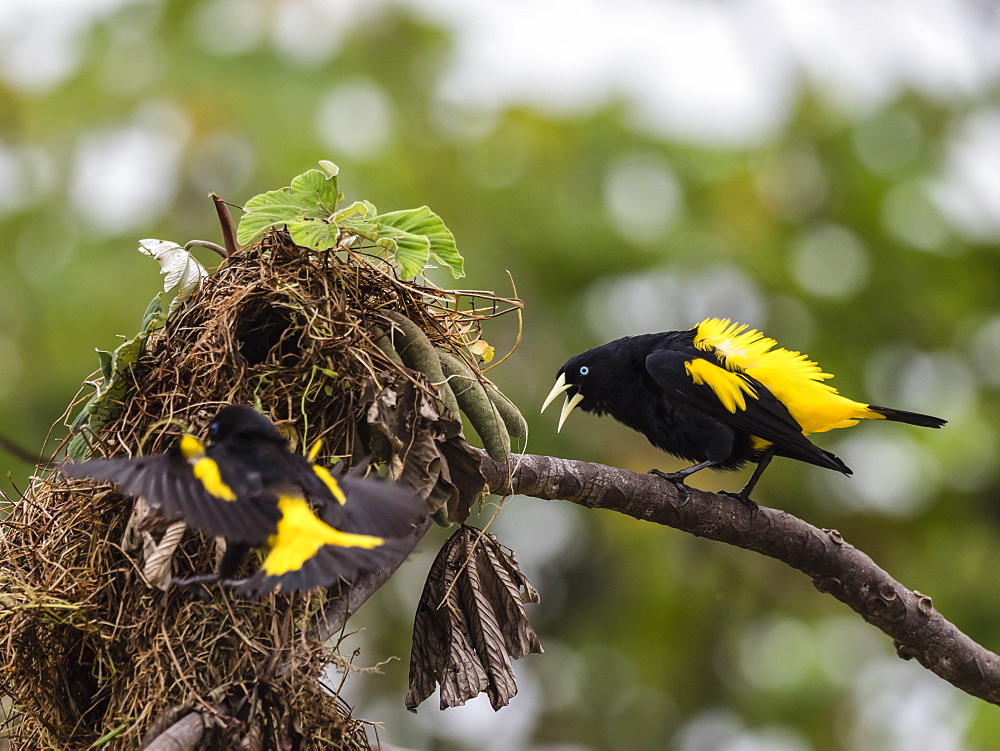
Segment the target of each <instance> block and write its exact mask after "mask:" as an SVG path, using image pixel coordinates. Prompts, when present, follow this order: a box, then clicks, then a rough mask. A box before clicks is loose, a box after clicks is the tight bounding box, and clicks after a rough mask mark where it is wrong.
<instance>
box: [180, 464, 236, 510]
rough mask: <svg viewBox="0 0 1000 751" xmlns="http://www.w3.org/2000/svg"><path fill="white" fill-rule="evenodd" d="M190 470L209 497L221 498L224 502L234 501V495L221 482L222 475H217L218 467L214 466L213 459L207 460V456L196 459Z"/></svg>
mask: <svg viewBox="0 0 1000 751" xmlns="http://www.w3.org/2000/svg"><path fill="white" fill-rule="evenodd" d="M191 469H192V470H193V472H194V476H195V477H197V478H198V479H199V480H200V481H201V484H202V485H203V486H204V488H205V490H206V491H207V492H208V494H209V495H213V496H215V497H216V498H221V499H222V500H224V501H235V500H236V493H234V492H233V489H232V488H231V487H229V486H228V485H226V483H225V482H223V481H222V475H221V474H220V473H219V465H218V464H216V462H215V460H214V459H209V458H208V457H207V456H205V457H202V458H201V459H197V460H196V461H195V462H194V463H193V464H192V465H191Z"/></svg>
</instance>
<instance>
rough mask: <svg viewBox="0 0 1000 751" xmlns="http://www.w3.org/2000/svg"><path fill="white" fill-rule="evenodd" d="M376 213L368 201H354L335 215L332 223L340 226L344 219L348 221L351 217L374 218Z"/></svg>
mask: <svg viewBox="0 0 1000 751" xmlns="http://www.w3.org/2000/svg"><path fill="white" fill-rule="evenodd" d="M377 213H378V212H377V211H376V210H375V206H374V205H372V204H371V203H369V202H368V201H355V202H354V203H352V204H351V205H350V206H348V207H347V208H346V209H341V210H340V211H338V212H337V213H336V214H334V215H333V221H335V222H337V223H338V224H340V222H342V221H343V220H344V219H349V218H350V217H353V216H360V217H366V216H375V214H377Z"/></svg>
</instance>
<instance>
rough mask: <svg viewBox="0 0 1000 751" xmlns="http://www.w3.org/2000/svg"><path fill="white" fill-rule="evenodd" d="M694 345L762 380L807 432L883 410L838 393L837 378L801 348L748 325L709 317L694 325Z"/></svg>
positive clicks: (853, 421) (851, 422) (729, 366)
mask: <svg viewBox="0 0 1000 751" xmlns="http://www.w3.org/2000/svg"><path fill="white" fill-rule="evenodd" d="M694 345H695V346H696V347H698V348H699V349H703V350H707V351H709V352H714V353H715V354H716V356H718V357H719V358H720V359H721V360H722V362H723V363H724V364H725V366H726V369H727V370H733V371H740V372H743V373H746V375H748V376H749V377H750V378H753V379H754V380H755V381H758V382H759V383H761V384H762V385H763V386H764V388H766V389H767V390H768V391H770V392H771V393H772V394H774V396H775V397H776V398H777V399H778V401H780V402H781V403H782V404H784V405H785V407H786V408H787V409H788V411H789V412H790V413H791V415H792V417H793V418H795V421H796V422H797V423H798V424H799V425H800V426H801V428H802V432H803V433H804V434H805V435H809V434H810V433H823V432H825V431H827V430H833V429H834V428H846V427H850V426H851V425H854V424H856V423H857V421H858V420H859V419H863V418H874V417H876V416H877V414H876V413H875V412H873V411H871V410H869V409H868V405H867V404H862V403H861V402H856V401H854V400H853V399H848V398H846V397H843V396H841V395H840V394H838V393H837V389H835V388H834V387H833V386H831V385H830V384H828V383H826V381H827V380H829V379H830V378H833V376H832V375H831V374H830V373H825V372H824V371H823V369H822V368H820V366H819V365H818V364H817V363H816V362H814V361H813V360H810V359H809V358H808V357H807V356H806V355H804V354H802V353H801V352H795V351H793V350H787V349H784V348H782V347H779V346H778V343H777V342H776V341H774V339H771V338H769V337H766V336H764V334H762V333H761V332H759V331H757V330H756V329H751V328H749V327H748V326H746V325H745V324H741V323H733V322H731V321H730V320H729V319H728V318H707V319H705V320H704V321H702V322H701V323H699V324H698V325H697V326H695V327H694Z"/></svg>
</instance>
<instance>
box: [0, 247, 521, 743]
mask: <svg viewBox="0 0 1000 751" xmlns="http://www.w3.org/2000/svg"><path fill="white" fill-rule="evenodd" d="M518 306H519V303H517V301H504V300H501V299H499V298H495V297H493V296H491V295H490V294H488V293H467V292H450V291H446V290H442V289H440V288H437V287H435V286H433V285H431V284H429V283H424V284H420V283H416V282H405V281H401V280H400V279H399V278H397V276H396V275H395V273H394V271H393V269H392V267H391V266H390V265H389V264H388V263H385V262H382V261H380V260H379V259H378V258H375V257H372V256H366V255H363V254H361V253H358V252H355V251H341V252H338V253H332V252H316V251H313V250H310V249H306V248H302V247H298V246H296V245H295V244H294V243H292V242H291V240H290V239H289V237H288V236H287V234H285V233H283V232H271V233H270V234H268V235H266V236H265V237H264V238H263V240H262V241H261V242H259V243H256V244H254V245H251V246H249V247H247V248H245V249H243V250H241V251H240V252H239V253H238V254H235V255H234V256H233V257H232V258H230V259H229V261H228V262H227V263H226V264H224V266H223V267H222V268H221V269H220V270H219V271H217V272H216V273H215V274H213V275H212V276H210V277H208V278H206V279H205V280H204V283H203V284H202V286H201V289H200V291H199V292H197V293H196V294H195V295H194V296H193V297H192V298H191V299H190V300H188V301H187V302H186V303H185V304H184V305H182V306H181V307H180V308H179V309H178V310H177V311H176V312H174V313H173V314H172V315H170V317H169V318H168V319H167V320H166V324H165V325H164V326H163V327H162V328H159V329H156V330H153V331H151V332H149V333H148V336H146V337H145V339H144V342H143V344H144V346H143V347H142V351H141V355H139V356H138V359H137V360H136V361H135V362H134V364H131V365H129V366H128V367H121V368H119V370H117V371H114V372H112V373H111V374H110V377H111V378H112V379H113V380H114V381H115V382H114V383H113V384H111V383H110V382H109V380H108V377H109V373H107V372H106V373H105V379H104V383H103V384H102V387H103V389H104V391H105V393H109V392H111V393H113V395H114V396H115V397H116V398H115V399H113V400H109V399H107V398H106V399H104V400H103V402H101V403H100V404H99V405H98V406H100V409H96V410H91V412H92V414H91V415H90V418H89V424H80V422H79V421H78V422H77V426H78V429H77V430H76V431H75V433H72V434H71V436H70V438H71V439H75V440H76V442H77V443H76V446H77V448H80V447H81V446H86V452H85V453H86V455H107V456H112V455H127V454H139V453H142V454H148V453H154V452H160V451H164V450H166V449H167V448H169V446H170V445H171V444H172V443H173V441H174V440H176V437H177V436H178V435H179V434H180V433H181V432H182V430H183V429H184V428H186V429H187V430H189V431H191V432H194V433H195V434H196V435H203V434H204V430H205V428H206V427H207V425H208V423H209V421H210V420H211V419H212V417H213V416H214V415H215V413H216V412H217V411H218V409H219V408H220V407H221V406H223V405H225V404H231V403H239V402H244V403H250V404H253V405H255V406H257V407H258V408H260V409H262V411H264V412H265V414H267V415H268V416H269V417H270V418H271V420H272V421H274V422H275V423H276V424H277V425H278V427H279V429H280V430H281V431H282V433H283V434H284V435H286V436H287V437H288V438H289V440H290V442H291V444H292V447H293V449H296V450H300V451H301V450H302V447H303V446H304V445H306V444H311V443H312V442H313V441H314V440H316V439H323V441H324V444H323V445H324V451H323V453H322V454H321V455H320V461H327V462H332V461H335V460H337V459H341V458H342V459H345V460H347V461H348V462H351V461H352V458H358V457H361V456H366V455H368V456H370V455H374V456H375V458H376V459H377V460H381V461H384V462H386V465H387V467H388V468H389V471H391V473H392V474H393V475H394V477H396V478H397V479H402V480H403V481H405V482H408V483H409V484H411V485H412V486H414V487H417V488H418V489H419V490H420V492H421V493H422V494H423V495H424V496H425V497H427V498H428V499H429V500H430V502H432V504H433V505H434V506H440V507H441V510H440V511H439V512H438V517H439V518H447V519H449V520H451V521H461V520H462V518H463V516H464V514H465V513H467V511H468V508H469V506H470V505H471V503H472V502H473V501H474V499H475V498H476V496H477V495H479V494H480V493H481V492H482V490H483V480H482V477H481V475H479V472H478V461H479V459H478V454H476V453H475V452H474V451H473V450H472V449H471V448H469V446H468V445H467V444H465V441H464V439H463V437H462V428H461V422H460V421H459V420H458V419H456V418H457V417H458V414H457V411H458V409H457V408H456V403H455V400H454V392H455V391H458V392H459V393H461V392H462V391H468V392H470V393H467V394H465V397H464V398H462V399H461V400H460V401H461V402H462V404H461V406H460V408H461V410H462V411H464V412H466V413H467V416H468V417H470V419H471V417H472V416H471V415H469V414H468V413H469V410H470V409H474V407H472V406H470V405H472V404H473V401H474V400H473V401H470V399H472V397H471V392H475V394H476V398H479V396H480V395H481V394H486V395H487V397H488V401H489V406H490V410H491V411H490V414H489V417H490V419H489V420H486V421H485V422H484V421H483V417H482V415H479V416H478V417H477V418H476V419H474V420H473V424H478V425H479V427H480V430H479V432H480V433H482V434H483V441H484V443H486V444H487V446H488V447H491V450H490V453H491V454H493V455H494V458H496V457H497V455H500V456H501V458H502V454H503V450H504V437H507V438H506V440H507V444H506V445H507V446H508V449H509V437H508V436H509V435H510V434H511V433H513V434H514V435H515V436H517V435H518V434H519V431H523V421H520V422H519V420H520V416H519V415H516V410H514V409H513V407H512V405H510V404H509V402H506V400H505V399H503V398H502V395H500V394H499V392H497V391H496V390H495V388H493V387H492V385H490V384H489V383H488V382H487V381H486V380H485V378H484V377H483V376H482V374H481V373H480V372H479V369H478V366H477V359H476V357H475V356H474V355H473V354H472V352H473V351H475V348H473V350H470V349H469V347H468V345H469V344H470V343H473V342H475V341H476V340H479V339H480V326H481V323H482V322H483V321H484V320H485V319H488V318H491V317H493V316H495V315H499V314H501V313H503V312H506V311H507V310H511V309H513V308H514V307H518ZM417 340H419V341H417ZM427 342H429V343H430V344H431V345H432V347H433V348H434V351H435V355H434V357H436V358H437V362H438V363H439V365H441V364H443V367H444V368H445V370H448V369H449V368H451V369H452V370H451V371H450V372H449V375H448V376H445V377H444V380H448V379H449V376H450V378H451V379H452V382H453V383H454V379H455V378H458V379H462V378H464V379H465V381H466V382H467V383H468V386H467V388H462V389H442V388H441V387H442V383H441V382H440V381H441V380H442V379H441V378H439V377H436V376H435V375H434V372H431V373H428V372H427V368H424V367H415V365H419V364H420V357H421V356H426V354H427V352H426V346H425V345H426V343H427ZM137 351H138V350H137ZM421 352H422V353H423V354H422V355H421ZM432 359H433V358H432ZM456 367H458V368H459V369H460V370H461V372H460V373H459V372H456V371H455V370H454V368H456ZM430 370H431V371H433V368H430ZM421 371H424V372H421ZM435 372H437V373H438V374H440V373H441V372H442V371H441V370H438V371H435ZM111 386H114V389H111V388H110V387H111ZM119 396H120V398H118V397H119ZM92 401H93V400H92ZM512 410H513V411H512ZM514 415H516V417H515V416H514ZM98 416H100V420H98V419H97V417H98ZM477 421H478V422H477ZM95 426H96V427H98V428H99V429H95ZM65 445H66V444H65V443H64V445H63V447H64V448H65ZM0 534H2V536H0V558H2V560H3V564H2V570H0V571H2V573H0V619H2V623H3V636H4V641H3V647H2V648H3V651H4V654H3V667H2V669H0V694H3V695H6V696H8V697H10V701H11V702H12V704H13V709H12V712H13V714H12V719H11V720H10V721H9V723H8V728H7V732H8V733H9V734H10V737H11V741H10V742H11V747H12V748H23V749H28V748H30V749H36V748H49V747H52V748H60V749H83V748H90V747H92V746H93V745H94V744H98V745H99V747H102V748H136V747H149V748H157V747H158V746H157V745H156V744H157V743H160V744H165V742H166V741H165V739H166V738H170V737H174V738H175V739H176V738H183V733H184V732H187V731H191V732H200V733H201V735H200V736H199V737H200V738H201V740H200V741H198V745H194V746H187V747H197V748H247V749H255V748H259V749H265V748H280V749H285V748H289V749H297V748H302V749H314V748H315V749H319V748H336V749H365V748H368V743H367V740H366V734H365V730H364V726H363V723H361V722H359V721H357V720H354V719H352V718H351V717H350V713H349V710H348V708H347V707H346V706H345V705H344V704H343V702H341V701H340V700H339V699H338V697H337V696H336V694H335V693H334V692H332V691H331V690H329V689H328V688H327V687H326V686H324V684H323V683H322V678H323V674H324V670H325V669H326V668H327V667H328V666H330V665H334V666H342V665H343V662H344V661H343V658H341V657H340V655H339V654H338V653H337V651H336V647H335V646H327V645H324V644H322V643H319V642H317V641H315V640H312V639H309V638H305V636H306V635H307V634H309V633H312V632H310V629H311V628H313V627H314V626H315V625H316V621H317V619H318V618H319V617H320V616H321V614H322V613H323V612H324V609H325V608H326V607H327V605H328V604H329V600H330V598H331V597H335V596H336V592H332V593H325V592H311V593H299V594H296V595H293V596H285V595H270V596H267V597H265V598H263V599H261V600H256V601H254V600H246V599H240V598H239V597H237V596H235V595H233V594H231V593H229V592H224V591H221V590H219V591H216V592H215V594H214V597H213V598H212V600H211V601H210V602H202V601H199V600H197V599H196V598H194V597H192V596H191V594H190V593H189V592H185V591H180V590H177V589H172V588H170V587H169V584H168V582H169V578H170V575H171V574H173V575H179V576H184V575H188V574H191V573H203V572H206V571H209V570H211V569H212V567H213V566H214V565H215V563H216V559H217V556H218V555H219V553H220V551H219V550H218V549H217V547H218V546H217V545H216V544H214V543H213V542H212V541H210V540H206V538H204V537H203V536H202V535H200V534H198V533H196V532H195V531H193V530H187V531H184V529H183V525H178V524H177V523H176V522H172V521H170V520H162V519H159V518H157V517H155V516H150V515H149V514H148V513H147V512H146V511H145V510H144V509H143V508H141V506H140V505H137V504H136V503H134V502H133V500H132V499H131V498H127V497H123V496H122V495H121V494H119V493H117V492H115V491H114V490H112V489H110V488H107V487H103V488H101V487H100V486H96V487H95V485H93V484H92V483H89V482H85V481H81V480H70V479H67V478H65V477H62V476H61V475H59V474H58V473H54V472H52V471H45V472H42V473H40V475H39V476H37V477H35V478H33V479H32V482H31V485H30V487H29V488H28V490H27V492H26V493H25V495H24V497H23V498H21V499H19V500H17V501H16V502H14V503H13V505H12V507H11V509H10V511H9V515H8V517H7V519H6V521H5V522H4V523H3V525H2V526H0ZM165 536H172V538H176V541H175V543H174V545H172V546H170V547H169V549H168V550H167V554H166V555H164V554H163V553H164V550H163V546H162V543H165V542H166V541H165V540H164V537H165ZM174 546H176V549H174ZM158 547H159V548H160V549H159V550H157V548H158ZM154 554H155V555H158V556H159V558H158V559H155V560H151V559H152V558H154ZM192 728H193V729H192ZM165 729H169V730H167V734H166V735H161V733H163V731H164V730H165ZM171 733H172V734H176V735H174V736H171V735H170V734H171ZM185 742H186V741H185ZM144 744H145V746H144ZM160 747H162V748H171V746H169V745H161V746H160ZM174 747H184V746H174Z"/></svg>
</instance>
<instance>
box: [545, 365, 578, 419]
mask: <svg viewBox="0 0 1000 751" xmlns="http://www.w3.org/2000/svg"><path fill="white" fill-rule="evenodd" d="M571 386H572V384H569V383H566V374H565V373H560V374H559V378H558V379H556V385H555V386H553V387H552V391H550V392H549V395H548V396H547V397H545V402H544V403H543V404H542V412H544V411H545V409H546V407H548V406H549V405H550V404H552V402H554V401H555V399H556V397H557V396H559V395H560V394H562V393H565V392H566V391H568V390H569V389H570V387H571ZM582 401H583V394H580V393H576V394H573V396H567V397H566V401H565V402H563V406H562V412H560V413H559V427H557V428H556V432H557V433H559V432H560V431H562V426H563V423H565V422H566V418H567V417H569V413H570V412H572V411H573V410H574V409H576V405H578V404H579V403H580V402H582Z"/></svg>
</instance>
